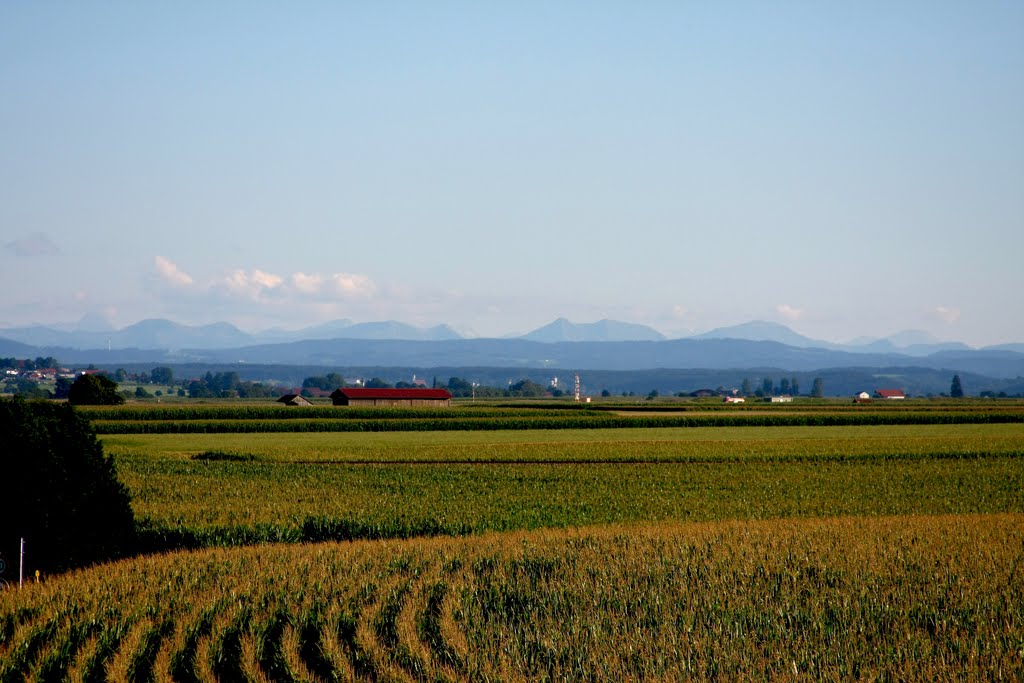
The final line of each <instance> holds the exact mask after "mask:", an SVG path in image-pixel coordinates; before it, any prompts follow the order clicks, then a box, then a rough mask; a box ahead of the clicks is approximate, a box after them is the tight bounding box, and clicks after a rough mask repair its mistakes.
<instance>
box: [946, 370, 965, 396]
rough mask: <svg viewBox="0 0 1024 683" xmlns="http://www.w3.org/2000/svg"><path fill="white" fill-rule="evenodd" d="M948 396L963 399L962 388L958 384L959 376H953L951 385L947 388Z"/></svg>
mask: <svg viewBox="0 0 1024 683" xmlns="http://www.w3.org/2000/svg"><path fill="white" fill-rule="evenodd" d="M949 395H950V396H952V397H953V398H963V397H964V388H963V386H962V385H961V384H960V375H953V383H952V384H951V385H950V387H949Z"/></svg>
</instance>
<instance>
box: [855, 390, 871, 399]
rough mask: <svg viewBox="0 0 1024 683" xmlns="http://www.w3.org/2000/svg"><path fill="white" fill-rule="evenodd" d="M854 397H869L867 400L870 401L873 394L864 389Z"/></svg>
mask: <svg viewBox="0 0 1024 683" xmlns="http://www.w3.org/2000/svg"><path fill="white" fill-rule="evenodd" d="M854 398H861V399H867V400H869V401H870V400H871V394H869V393H868V392H866V391H862V392H860V393H859V394H857V395H856V396H854Z"/></svg>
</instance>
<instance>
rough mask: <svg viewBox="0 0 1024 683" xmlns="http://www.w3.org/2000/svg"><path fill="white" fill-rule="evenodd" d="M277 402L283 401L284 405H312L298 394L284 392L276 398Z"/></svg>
mask: <svg viewBox="0 0 1024 683" xmlns="http://www.w3.org/2000/svg"><path fill="white" fill-rule="evenodd" d="M277 402H278V403H283V404H285V405H286V406H311V405H313V404H312V403H310V402H309V401H307V400H306V399H305V398H303V397H302V396H299V395H298V394H285V395H284V396H282V397H281V398H279V399H277Z"/></svg>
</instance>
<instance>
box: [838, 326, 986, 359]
mask: <svg viewBox="0 0 1024 683" xmlns="http://www.w3.org/2000/svg"><path fill="white" fill-rule="evenodd" d="M842 348H843V349H845V350H847V351H853V352H854V353H902V354H905V355H908V356H915V357H923V356H928V355H931V354H933V353H937V352H939V351H967V350H970V349H971V347H970V346H968V345H967V344H964V343H962V342H949V341H941V340H940V339H939V338H938V337H936V336H935V335H933V334H930V333H928V332H925V331H923V330H903V331H902V332H896V333H895V334H891V335H889V336H888V337H883V338H881V339H871V338H867V337H861V338H859V339H854V340H853V341H851V342H850V343H848V344H844V345H842Z"/></svg>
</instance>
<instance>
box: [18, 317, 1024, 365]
mask: <svg viewBox="0 0 1024 683" xmlns="http://www.w3.org/2000/svg"><path fill="white" fill-rule="evenodd" d="M0 338H3V339H7V340H10V341H16V342H20V343H22V344H27V345H29V346H38V347H60V348H68V349H78V350H86V349H153V350H155V349H163V350H170V351H175V350H181V349H235V348H242V347H246V346H254V345H263V344H275V343H289V342H297V341H306V340H314V339H366V340H401V341H446V340H457V339H466V337H464V336H463V335H461V334H459V333H458V332H457V331H456V330H455V329H453V328H452V327H450V326H448V325H437V326H434V327H429V328H423V327H415V326H413V325H408V324H406V323H401V322H397V321H394V320H388V321H381V322H364V323H356V322H354V321H352V320H348V319H340V320H333V321H330V322H327V323H323V324H320V325H315V326H311V327H305V328H302V329H298V330H286V329H283V328H271V329H267V330H262V331H258V332H246V331H243V330H241V329H239V328H238V327H236V326H235V325H232V324H231V323H227V322H218V323H213V324H209V325H182V324H180V323H176V322H172V321H170V320H165V319H148V320H142V321H140V322H137V323H135V324H133V325H129V326H127V327H123V328H121V329H115V328H113V327H112V326H110V325H109V323H107V322H106V321H105V320H103V319H102V318H99V317H98V316H92V317H90V316H86V317H85V318H83V319H82V320H81V321H80V322H79V323H78V324H77V325H63V326H60V325H33V326H28V327H9V328H0ZM505 339H522V340H527V341H534V342H542V343H547V344H558V343H563V342H632V341H651V342H660V341H667V338H666V337H665V335H663V334H662V333H661V332H659V331H657V330H655V329H654V328H652V327H648V326H646V325H639V324H635V323H627V322H621V321H617V320H599V321H597V322H593V323H574V322H571V321H569V320H567V319H565V318H559V319H557V320H554V321H552V322H551V323H548V324H547V325H544V326H542V327H539V328H537V329H535V330H533V331H531V332H528V333H526V334H523V335H521V336H516V337H505ZM687 339H692V340H710V339H741V340H746V341H770V342H777V343H780V344H785V345H786V346H792V347H796V348H801V349H829V350H833V351H846V352H850V353H870V354H878V353H881V354H887V353H898V354H902V355H907V356H919V357H923V356H927V355H930V354H933V353H936V352H938V351H969V350H971V347H970V346H968V345H967V344H964V343H962V342H950V341H940V340H938V339H936V338H934V337H932V336H931V335H929V334H928V333H926V332H922V331H918V330H905V331H903V332H898V333H896V334H893V335H890V336H889V337H885V338H879V339H871V338H859V339H855V340H853V341H851V342H849V343H846V344H838V343H835V342H829V341H824V340H821V339H813V338H811V337H806V336H804V335H801V334H799V333H797V332H794V331H793V330H792V329H790V328H788V327H786V326H785V325H781V324H779V323H772V322H766V321H762V320H755V321H751V322H747V323H742V324H740V325H734V326H731V327H720V328H717V329H714V330H710V331H708V332H703V333H701V334H697V335H693V336H691V337H687ZM988 348H989V349H993V350H1004V351H1017V352H1024V344H1006V345H1001V346H998V347H988Z"/></svg>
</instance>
